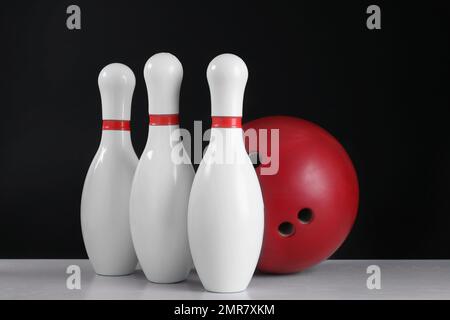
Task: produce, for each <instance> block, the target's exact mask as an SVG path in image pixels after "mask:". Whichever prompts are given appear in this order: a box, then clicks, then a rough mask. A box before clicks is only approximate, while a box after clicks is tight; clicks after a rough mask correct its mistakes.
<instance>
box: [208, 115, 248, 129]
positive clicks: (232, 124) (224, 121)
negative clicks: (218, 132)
mask: <svg viewBox="0 0 450 320" xmlns="http://www.w3.org/2000/svg"><path fill="white" fill-rule="evenodd" d="M211 127H213V128H242V117H212V125H211Z"/></svg>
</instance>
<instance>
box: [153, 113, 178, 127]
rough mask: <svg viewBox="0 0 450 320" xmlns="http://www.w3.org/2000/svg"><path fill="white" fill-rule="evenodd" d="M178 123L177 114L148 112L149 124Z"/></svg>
mask: <svg viewBox="0 0 450 320" xmlns="http://www.w3.org/2000/svg"><path fill="white" fill-rule="evenodd" d="M177 124H179V117H178V114H150V115H149V125H150V126H172V125H177Z"/></svg>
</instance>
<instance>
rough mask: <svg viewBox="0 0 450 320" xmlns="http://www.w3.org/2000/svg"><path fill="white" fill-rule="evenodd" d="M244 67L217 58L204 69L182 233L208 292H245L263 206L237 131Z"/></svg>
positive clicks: (229, 58) (261, 225) (260, 236)
mask: <svg viewBox="0 0 450 320" xmlns="http://www.w3.org/2000/svg"><path fill="white" fill-rule="evenodd" d="M247 77H248V71H247V67H246V65H245V63H244V61H242V59H240V58H239V57H237V56H235V55H232V54H222V55H219V56H217V57H216V58H214V59H213V60H212V61H211V63H210V64H209V66H208V70H207V78H208V84H209V88H210V93H211V111H212V129H211V139H210V143H209V146H208V149H207V151H206V152H205V155H204V157H203V159H202V162H201V163H200V166H199V168H198V170H197V173H196V175H195V179H194V182H193V185H192V190H191V195H190V200H189V213H188V234H189V243H190V248H191V252H192V258H193V261H194V265H195V268H196V270H197V273H198V275H199V277H200V280H201V282H202V284H203V286H204V287H205V289H206V290H208V291H213V292H238V291H242V290H245V289H246V288H247V286H248V284H249V282H250V280H251V278H252V275H253V273H254V270H255V268H256V264H257V262H258V258H259V253H260V250H261V244H262V239H263V229H264V203H263V198H262V194H261V189H260V186H259V182H258V178H257V176H256V173H255V170H254V168H253V165H252V163H251V161H250V158H249V157H248V155H247V153H246V150H245V146H244V140H243V132H242V128H241V118H242V103H243V98H244V90H245V85H246V82H247Z"/></svg>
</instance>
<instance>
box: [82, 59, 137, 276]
mask: <svg viewBox="0 0 450 320" xmlns="http://www.w3.org/2000/svg"><path fill="white" fill-rule="evenodd" d="M135 83H136V79H135V77H134V74H133V72H132V71H131V69H130V68H128V67H127V66H125V65H123V64H120V63H113V64H110V65H107V66H106V67H105V68H103V70H102V71H101V72H100V75H99V77H98V86H99V88H100V95H101V100H102V117H103V130H102V138H101V142H100V146H99V148H98V151H97V153H96V154H95V157H94V160H93V161H92V163H91V166H90V167H89V171H88V173H87V176H86V179H85V182H84V187H83V194H82V197H81V227H82V231H83V239H84V244H85V246H86V251H87V253H88V256H89V259H90V261H91V262H92V264H93V266H94V270H95V272H96V273H98V274H101V275H111V276H118V275H126V274H130V273H132V272H133V271H134V269H135V267H136V264H137V258H136V253H135V251H134V248H133V243H132V240H131V232H130V223H129V200H130V190H131V183H132V181H133V175H134V172H135V169H136V166H137V163H138V158H137V156H136V153H135V152H134V149H133V146H132V144H131V137H130V113H131V100H132V97H133V90H134V86H135Z"/></svg>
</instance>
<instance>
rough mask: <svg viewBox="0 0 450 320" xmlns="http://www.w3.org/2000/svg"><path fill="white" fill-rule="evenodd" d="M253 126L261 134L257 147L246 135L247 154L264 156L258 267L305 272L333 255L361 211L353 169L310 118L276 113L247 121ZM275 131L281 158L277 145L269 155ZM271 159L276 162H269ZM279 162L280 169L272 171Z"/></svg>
mask: <svg viewBox="0 0 450 320" xmlns="http://www.w3.org/2000/svg"><path fill="white" fill-rule="evenodd" d="M251 128H253V129H255V130H256V132H259V134H258V145H251V144H250V143H249V140H248V139H247V138H246V147H247V151H248V152H249V154H254V153H258V154H259V157H260V162H261V164H260V165H259V166H258V167H257V168H256V173H257V175H258V178H259V182H260V184H261V189H262V193H263V197H264V206H265V227H264V240H263V246H262V250H261V256H260V259H259V262H258V269H259V270H260V271H262V272H269V273H292V272H298V271H301V270H304V269H306V268H309V267H311V266H313V265H315V264H317V263H319V262H321V261H323V260H324V259H327V258H328V257H329V256H331V255H332V254H333V253H334V252H335V251H336V250H337V249H338V248H339V246H340V245H341V244H342V243H343V242H344V240H345V238H346V237H347V235H348V234H349V232H350V230H351V228H352V226H353V223H354V221H355V218H356V215H357V210H358V199H359V187H358V179H357V175H356V172H355V169H354V167H353V164H352V161H351V160H350V158H349V156H348V155H347V153H346V151H345V150H344V148H343V147H342V146H341V145H340V144H339V142H338V141H337V140H336V139H335V138H334V137H333V136H332V135H330V134H329V133H328V132H327V131H325V130H324V129H322V128H320V127H319V126H317V125H315V124H313V123H311V122H308V121H305V120H302V119H299V118H294V117H285V116H275V117H265V118H260V119H257V120H254V121H251V122H248V123H247V124H245V125H244V130H245V131H246V130H247V129H251ZM260 129H266V130H267V132H268V134H267V135H266V136H267V140H268V141H267V142H268V143H267V144H268V147H267V150H269V155H268V156H267V152H265V150H264V148H261V147H260V146H261V142H263V141H264V138H262V140H261V137H263V136H264V134H262V135H261V133H264V130H262V131H260ZM272 129H279V131H278V135H279V139H278V141H279V143H278V146H279V152H278V155H279V159H278V162H277V161H276V157H274V155H275V154H276V148H275V149H273V150H272V153H273V155H271V154H270V150H271V149H272V147H275V146H276V144H275V141H276V139H275V138H274V141H271V130H272ZM274 132H275V131H274ZM246 133H247V134H248V133H249V131H247V132H246ZM272 144H273V146H272ZM259 148H260V149H259ZM274 150H275V151H274ZM270 157H272V163H270V162H269V163H268V161H269V159H270ZM276 162H277V163H276ZM277 165H278V170H277V172H276V173H275V174H270V173H274V172H271V171H274V169H276V168H277ZM271 166H272V167H271ZM268 173H269V174H268Z"/></svg>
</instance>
